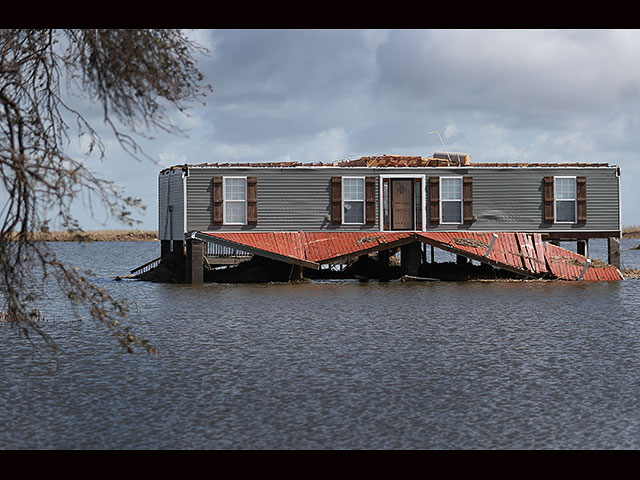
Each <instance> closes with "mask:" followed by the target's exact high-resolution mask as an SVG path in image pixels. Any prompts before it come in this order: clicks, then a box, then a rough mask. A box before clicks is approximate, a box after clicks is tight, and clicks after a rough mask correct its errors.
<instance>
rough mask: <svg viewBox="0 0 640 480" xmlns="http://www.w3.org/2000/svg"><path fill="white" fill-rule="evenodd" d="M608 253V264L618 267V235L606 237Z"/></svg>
mask: <svg viewBox="0 0 640 480" xmlns="http://www.w3.org/2000/svg"><path fill="white" fill-rule="evenodd" d="M607 247H608V254H609V259H608V262H609V265H613V266H614V267H616V268H620V237H609V238H608V239H607Z"/></svg>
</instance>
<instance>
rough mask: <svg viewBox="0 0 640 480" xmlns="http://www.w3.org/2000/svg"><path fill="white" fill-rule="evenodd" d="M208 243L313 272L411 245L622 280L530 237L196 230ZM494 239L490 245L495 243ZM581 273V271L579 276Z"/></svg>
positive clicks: (535, 272) (518, 267) (535, 273)
mask: <svg viewBox="0 0 640 480" xmlns="http://www.w3.org/2000/svg"><path fill="white" fill-rule="evenodd" d="M200 233H201V234H203V235H206V236H207V237H208V238H207V239H208V240H209V239H210V240H211V241H214V242H215V240H216V239H217V240H219V241H220V242H221V243H223V244H225V245H228V246H233V247H236V248H238V249H241V250H242V249H246V250H247V251H250V252H251V253H255V254H257V255H260V254H263V255H265V256H268V257H271V258H276V259H279V260H283V261H288V262H290V263H298V264H301V265H303V266H307V267H311V268H317V267H318V266H319V264H321V263H331V262H337V261H341V260H344V259H346V258H349V257H353V256H358V255H363V254H365V253H370V252H375V251H378V250H385V249H388V248H394V247H398V246H401V245H405V244H408V243H412V242H414V241H421V242H424V243H428V244H430V245H433V246H435V247H438V248H441V249H443V250H447V251H450V252H453V253H455V254H458V255H463V256H466V257H468V258H471V259H474V260H478V261H480V262H484V263H489V264H491V265H495V266H497V267H500V268H503V269H506V270H510V271H513V272H516V273H521V274H523V275H528V276H532V277H542V276H545V275H547V276H548V275H549V274H551V275H552V276H553V277H556V278H558V279H562V280H578V279H580V278H581V277H582V279H583V280H587V281H607V280H622V278H623V277H622V275H621V273H620V271H619V270H618V269H617V268H615V267H614V266H611V265H607V264H605V263H604V262H601V261H599V260H592V261H591V264H590V265H588V266H587V268H586V269H585V265H586V263H587V258H586V257H584V256H583V255H579V254H577V253H574V252H571V251H570V250H566V249H564V248H561V247H558V246H555V245H552V244H550V243H547V242H543V241H542V237H541V236H540V234H537V233H534V234H529V233H502V232H501V233H493V232H461V231H456V232H257V233H250V232H224V233H218V232H200ZM494 238H495V241H494ZM583 271H584V273H583Z"/></svg>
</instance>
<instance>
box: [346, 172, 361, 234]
mask: <svg viewBox="0 0 640 480" xmlns="http://www.w3.org/2000/svg"><path fill="white" fill-rule="evenodd" d="M342 212H343V215H342V223H346V224H363V223H365V218H364V212H365V198H364V177H343V178H342Z"/></svg>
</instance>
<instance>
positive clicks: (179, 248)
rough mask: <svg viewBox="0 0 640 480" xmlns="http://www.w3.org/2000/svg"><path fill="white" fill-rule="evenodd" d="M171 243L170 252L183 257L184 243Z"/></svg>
mask: <svg viewBox="0 0 640 480" xmlns="http://www.w3.org/2000/svg"><path fill="white" fill-rule="evenodd" d="M172 243H173V244H172V248H171V251H172V252H173V253H177V254H180V255H184V242H183V241H182V240H173V241H172Z"/></svg>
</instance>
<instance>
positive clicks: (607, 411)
mask: <svg viewBox="0 0 640 480" xmlns="http://www.w3.org/2000/svg"><path fill="white" fill-rule="evenodd" d="M639 243H640V240H626V239H624V240H623V242H622V263H623V267H627V268H640V250H631V247H635V246H637V245H638V244H639ZM562 246H565V244H564V243H563V245H562ZM52 247H53V248H55V249H56V251H57V252H58V253H59V255H60V256H61V257H62V258H63V259H66V260H68V261H69V262H71V263H73V264H75V265H77V266H78V267H80V268H83V269H84V268H90V269H91V270H92V271H93V272H94V274H95V279H96V282H98V283H99V284H100V285H101V286H103V287H104V288H105V289H107V290H108V291H109V292H110V293H112V294H113V295H114V296H116V297H117V298H122V299H125V300H126V301H127V302H128V304H129V306H130V310H131V312H130V315H129V318H128V323H129V324H130V325H131V326H132V327H133V329H134V330H135V331H136V333H138V334H139V335H141V336H143V337H145V338H147V339H149V340H150V342H151V343H152V344H154V345H155V346H156V347H157V348H158V349H159V351H160V353H159V354H158V355H156V356H154V355H148V354H146V353H142V352H140V353H136V354H133V355H129V354H126V353H123V352H122V350H121V349H120V347H119V346H118V345H117V343H116V342H115V340H114V339H112V338H111V337H109V336H108V335H107V334H106V333H105V332H104V330H103V329H101V328H100V327H97V326H96V325H95V324H93V323H92V322H91V321H86V322H78V321H77V320H75V317H74V315H73V312H72V311H71V310H70V309H69V307H68V306H67V304H66V303H65V302H64V301H63V300H62V299H60V298H59V296H57V295H56V294H55V293H54V291H53V290H51V289H50V288H47V287H46V286H45V287H43V295H44V298H43V299H42V309H41V310H42V313H43V315H44V316H45V318H46V319H47V321H46V322H45V323H44V327H45V330H46V331H47V332H48V333H50V334H51V335H52V336H53V337H54V339H55V340H56V341H57V342H58V344H59V346H60V347H61V348H62V351H61V352H60V353H58V354H57V355H55V356H53V355H52V354H51V353H50V352H49V351H48V350H46V349H45V348H43V347H42V345H41V344H40V343H39V342H37V341H35V347H34V346H33V345H32V344H31V343H29V342H28V341H26V340H25V339H24V338H23V337H21V336H19V335H18V332H16V331H15V330H12V329H10V328H9V327H8V326H7V325H0V332H2V338H3V341H2V342H0V448H2V449H637V448H640V279H627V280H624V281H619V282H600V283H586V282H557V281H554V282H540V281H523V282H426V283H402V282H386V283H379V282H357V281H317V282H312V283H303V284H235V285H229V284H205V285H202V286H192V285H178V284H158V283H149V282H139V281H134V280H124V281H115V280H114V278H115V277H116V276H118V275H126V274H127V273H128V272H129V270H130V269H132V268H134V267H137V266H139V265H142V264H144V263H146V262H147V261H149V260H151V259H153V258H155V257H156V256H158V253H159V249H160V247H159V244H158V242H96V243H90V244H84V245H81V244H76V243H56V244H52ZM566 247H567V248H571V245H570V244H567V245H566ZM590 248H591V252H590V253H591V256H592V257H594V258H600V259H604V260H606V244H605V242H604V241H603V242H602V243H598V242H592V243H591V245H590Z"/></svg>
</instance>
